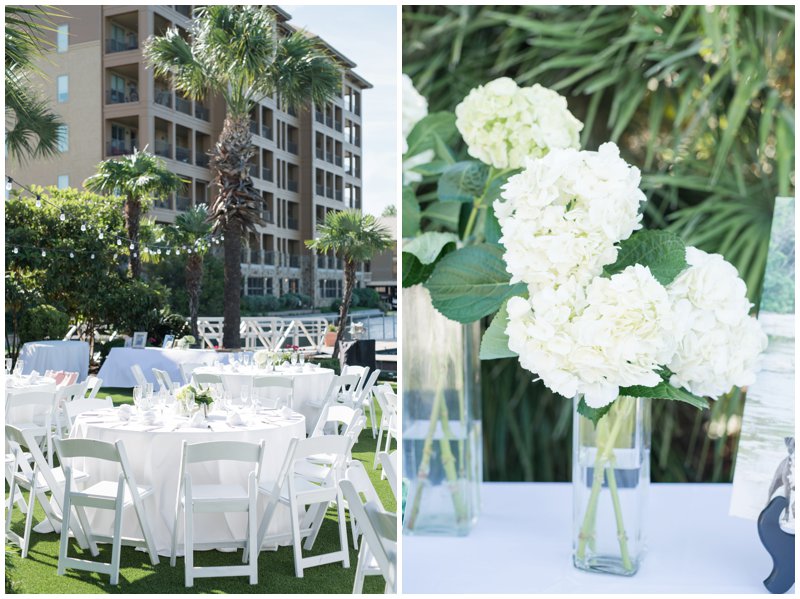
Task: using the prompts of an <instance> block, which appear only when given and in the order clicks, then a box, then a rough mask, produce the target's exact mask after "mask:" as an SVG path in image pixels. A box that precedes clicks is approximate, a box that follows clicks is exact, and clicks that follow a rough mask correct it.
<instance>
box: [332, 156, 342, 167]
mask: <svg viewBox="0 0 800 599" xmlns="http://www.w3.org/2000/svg"><path fill="white" fill-rule="evenodd" d="M333 161H334V162H335V163H336V166H342V157H341V156H336V157H335V158H334V160H333Z"/></svg>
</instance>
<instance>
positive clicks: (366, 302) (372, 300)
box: [352, 287, 381, 308]
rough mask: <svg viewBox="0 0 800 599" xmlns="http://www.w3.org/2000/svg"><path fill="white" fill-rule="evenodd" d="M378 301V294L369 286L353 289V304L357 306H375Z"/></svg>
mask: <svg viewBox="0 0 800 599" xmlns="http://www.w3.org/2000/svg"><path fill="white" fill-rule="evenodd" d="M380 303H381V297H380V295H378V292H377V291H375V290H374V289H372V288H371V287H359V288H357V289H353V302H352V305H353V306H358V307H360V308H377V307H378V306H379V305H380Z"/></svg>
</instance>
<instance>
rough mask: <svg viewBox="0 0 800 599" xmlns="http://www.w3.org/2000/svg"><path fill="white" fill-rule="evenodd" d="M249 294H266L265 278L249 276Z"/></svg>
mask: <svg viewBox="0 0 800 599" xmlns="http://www.w3.org/2000/svg"><path fill="white" fill-rule="evenodd" d="M247 295H264V279H263V278H262V277H247Z"/></svg>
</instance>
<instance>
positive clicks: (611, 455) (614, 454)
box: [572, 397, 651, 576]
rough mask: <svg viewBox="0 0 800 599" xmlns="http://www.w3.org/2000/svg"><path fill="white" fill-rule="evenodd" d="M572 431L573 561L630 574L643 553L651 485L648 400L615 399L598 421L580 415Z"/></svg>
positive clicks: (591, 568) (598, 569) (593, 568)
mask: <svg viewBox="0 0 800 599" xmlns="http://www.w3.org/2000/svg"><path fill="white" fill-rule="evenodd" d="M574 401H575V406H574V420H573V433H572V443H573V452H572V493H573V495H572V498H573V499H572V501H573V546H572V548H573V552H572V556H573V563H574V564H575V567H576V568H579V569H581V570H589V571H592V572H605V573H608V574H618V575H622V576H632V575H634V574H635V573H636V571H637V570H638V569H639V565H640V564H641V561H642V557H643V555H644V550H645V536H644V513H645V504H646V501H647V492H648V488H649V486H650V435H651V430H650V401H649V400H648V399H645V398H637V397H619V398H617V399H616V401H614V403H613V404H612V406H611V409H610V410H609V412H608V413H607V414H606V415H605V416H603V417H602V418H601V419H600V421H599V422H598V423H597V426H595V425H594V424H592V421H591V420H589V419H587V418H584V417H583V416H581V415H580V414H578V402H579V401H580V397H577V398H575V400H574Z"/></svg>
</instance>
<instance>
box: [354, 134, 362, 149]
mask: <svg viewBox="0 0 800 599" xmlns="http://www.w3.org/2000/svg"><path fill="white" fill-rule="evenodd" d="M353 145H354V146H358V147H361V138H360V137H359V136H356V137H354V138H353Z"/></svg>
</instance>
